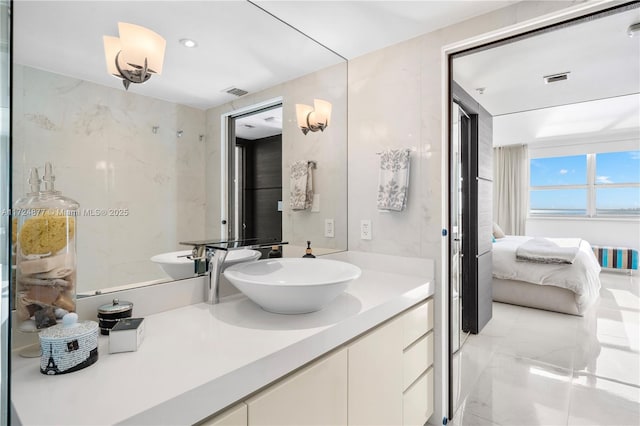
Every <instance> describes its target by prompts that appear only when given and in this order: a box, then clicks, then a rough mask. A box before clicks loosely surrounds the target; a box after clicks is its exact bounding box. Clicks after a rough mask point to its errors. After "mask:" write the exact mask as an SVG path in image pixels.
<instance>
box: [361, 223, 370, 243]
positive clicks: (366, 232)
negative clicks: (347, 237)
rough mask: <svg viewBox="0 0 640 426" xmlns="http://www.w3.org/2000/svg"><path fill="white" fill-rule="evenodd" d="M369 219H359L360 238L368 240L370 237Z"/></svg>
mask: <svg viewBox="0 0 640 426" xmlns="http://www.w3.org/2000/svg"><path fill="white" fill-rule="evenodd" d="M371 234H372V233H371V220H369V219H362V220H361V221H360V239H361V240H370V239H371Z"/></svg>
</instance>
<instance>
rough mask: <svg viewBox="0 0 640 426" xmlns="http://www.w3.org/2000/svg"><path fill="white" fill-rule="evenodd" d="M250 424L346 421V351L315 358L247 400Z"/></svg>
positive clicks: (286, 425) (289, 425) (334, 425)
mask: <svg viewBox="0 0 640 426" xmlns="http://www.w3.org/2000/svg"><path fill="white" fill-rule="evenodd" d="M247 405H248V415H249V425H250V426H273V425H278V426H303V425H331V426H339V425H346V424H347V350H346V349H342V350H340V351H338V352H335V353H333V354H331V355H329V356H327V357H325V358H323V359H321V360H320V361H316V362H314V363H313V364H311V365H310V366H308V367H305V368H304V369H302V370H301V371H299V372H297V373H294V374H293V375H292V376H289V377H287V378H286V379H284V380H282V381H280V382H279V383H277V384H275V385H273V386H271V387H269V388H267V389H266V390H264V391H262V392H260V393H259V394H258V395H256V396H254V397H252V398H250V399H249V400H247Z"/></svg>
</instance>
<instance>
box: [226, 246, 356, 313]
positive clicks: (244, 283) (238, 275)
mask: <svg viewBox="0 0 640 426" xmlns="http://www.w3.org/2000/svg"><path fill="white" fill-rule="evenodd" d="M361 273H362V271H361V270H360V268H358V267H357V266H354V265H351V264H350V263H346V262H340V261H337V260H329V259H303V258H285V259H264V260H258V261H256V262H251V263H243V264H239V265H234V266H231V267H229V268H227V269H226V270H225V271H224V276H225V277H226V278H227V279H228V280H229V281H231V283H232V284H233V285H235V286H236V287H237V288H238V290H240V291H241V292H243V293H244V294H245V295H246V296H247V297H248V298H249V299H251V300H253V301H254V302H255V303H256V304H258V305H260V307H262V309H264V310H265V311H269V312H274V313H277V314H304V313H308V312H315V311H318V310H320V309H322V308H323V307H324V306H326V305H327V304H329V303H330V302H331V301H333V300H334V299H335V298H336V297H338V295H340V294H341V293H342V292H343V291H345V290H346V288H347V285H348V284H349V282H350V281H352V280H355V279H356V278H358V277H359V276H360V274H361Z"/></svg>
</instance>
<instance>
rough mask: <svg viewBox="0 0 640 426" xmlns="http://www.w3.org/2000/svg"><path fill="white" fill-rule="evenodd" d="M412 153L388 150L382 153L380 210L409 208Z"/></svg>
mask: <svg viewBox="0 0 640 426" xmlns="http://www.w3.org/2000/svg"><path fill="white" fill-rule="evenodd" d="M410 155H411V152H410V151H409V150H407V149H387V150H384V151H383V152H381V153H380V172H379V175H378V209H380V210H393V211H398V212H399V211H402V210H404V209H405V207H406V206H407V195H408V190H409V165H410V162H411V161H410V160H411V157H410Z"/></svg>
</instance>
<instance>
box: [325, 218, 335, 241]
mask: <svg viewBox="0 0 640 426" xmlns="http://www.w3.org/2000/svg"><path fill="white" fill-rule="evenodd" d="M333 225H334V223H333V219H325V220H324V236H325V237H327V238H333V237H335V231H334V226H333Z"/></svg>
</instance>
